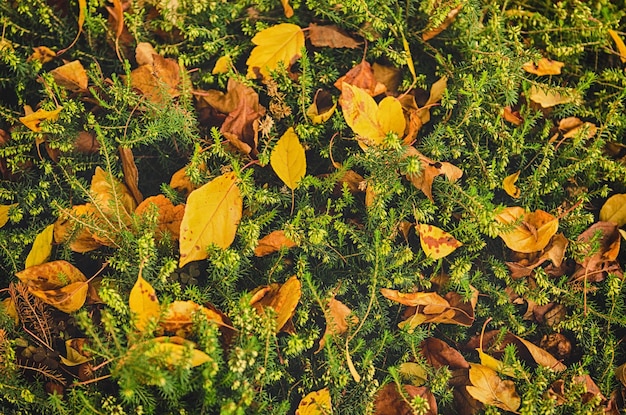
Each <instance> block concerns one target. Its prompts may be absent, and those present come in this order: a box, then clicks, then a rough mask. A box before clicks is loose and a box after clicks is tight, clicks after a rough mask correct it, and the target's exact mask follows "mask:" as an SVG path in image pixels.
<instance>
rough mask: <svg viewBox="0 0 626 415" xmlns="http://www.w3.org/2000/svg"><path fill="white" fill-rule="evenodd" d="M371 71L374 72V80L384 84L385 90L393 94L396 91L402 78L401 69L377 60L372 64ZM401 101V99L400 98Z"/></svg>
mask: <svg viewBox="0 0 626 415" xmlns="http://www.w3.org/2000/svg"><path fill="white" fill-rule="evenodd" d="M372 71H373V72H374V78H375V79H376V81H378V82H380V83H381V84H383V85H385V87H386V88H387V92H388V93H391V94H392V95H395V93H397V91H398V86H399V85H400V81H401V78H402V70H401V69H400V68H397V67H395V66H387V65H381V64H380V63H378V62H374V64H373V65H372ZM400 102H402V100H400Z"/></svg>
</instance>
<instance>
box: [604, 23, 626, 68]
mask: <svg viewBox="0 0 626 415" xmlns="http://www.w3.org/2000/svg"><path fill="white" fill-rule="evenodd" d="M607 32H608V33H609V36H611V38H612V39H613V41H614V42H615V46H617V51H618V52H619V58H620V60H621V61H622V63H626V44H624V41H623V40H622V38H621V37H620V36H619V34H618V33H617V32H616V31H615V30H611V29H609V30H607Z"/></svg>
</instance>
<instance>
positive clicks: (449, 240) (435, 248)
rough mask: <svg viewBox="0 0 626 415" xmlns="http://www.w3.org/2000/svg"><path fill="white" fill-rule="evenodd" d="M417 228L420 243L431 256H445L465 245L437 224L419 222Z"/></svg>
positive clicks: (436, 257) (427, 254) (433, 257)
mask: <svg viewBox="0 0 626 415" xmlns="http://www.w3.org/2000/svg"><path fill="white" fill-rule="evenodd" d="M415 228H416V229H417V231H418V233H419V235H420V245H421V246H422V249H423V250H424V252H425V253H426V256H427V257H429V258H432V259H441V258H444V257H446V256H448V255H450V254H451V253H452V252H454V251H455V250H456V249H457V248H458V247H460V246H462V245H463V244H462V243H461V242H459V241H457V240H456V238H454V236H452V235H450V234H449V233H448V232H446V231H444V230H443V229H440V228H438V227H436V226H433V225H425V224H417V225H415Z"/></svg>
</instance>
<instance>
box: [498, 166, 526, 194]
mask: <svg viewBox="0 0 626 415" xmlns="http://www.w3.org/2000/svg"><path fill="white" fill-rule="evenodd" d="M519 174H520V171H519V170H518V171H516V172H515V173H513V174H511V175H509V176H506V177H505V178H504V180H503V181H502V188H503V189H504V191H505V192H506V194H508V195H509V196H511V197H512V198H514V199H517V198H519V197H520V196H521V193H522V191H521V190H520V189H519V188H518V187H517V186H515V182H517V179H518V178H519Z"/></svg>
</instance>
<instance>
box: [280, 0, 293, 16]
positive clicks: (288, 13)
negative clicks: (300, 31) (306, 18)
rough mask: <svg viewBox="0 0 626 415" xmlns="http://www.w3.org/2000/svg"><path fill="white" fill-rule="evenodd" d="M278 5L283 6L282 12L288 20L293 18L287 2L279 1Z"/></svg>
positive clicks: (285, 0)
mask: <svg viewBox="0 0 626 415" xmlns="http://www.w3.org/2000/svg"><path fill="white" fill-rule="evenodd" d="M280 4H282V5H283V11H284V12H285V17H286V18H287V19H289V18H290V17H292V16H293V8H292V7H291V5H290V4H289V0H280Z"/></svg>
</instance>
